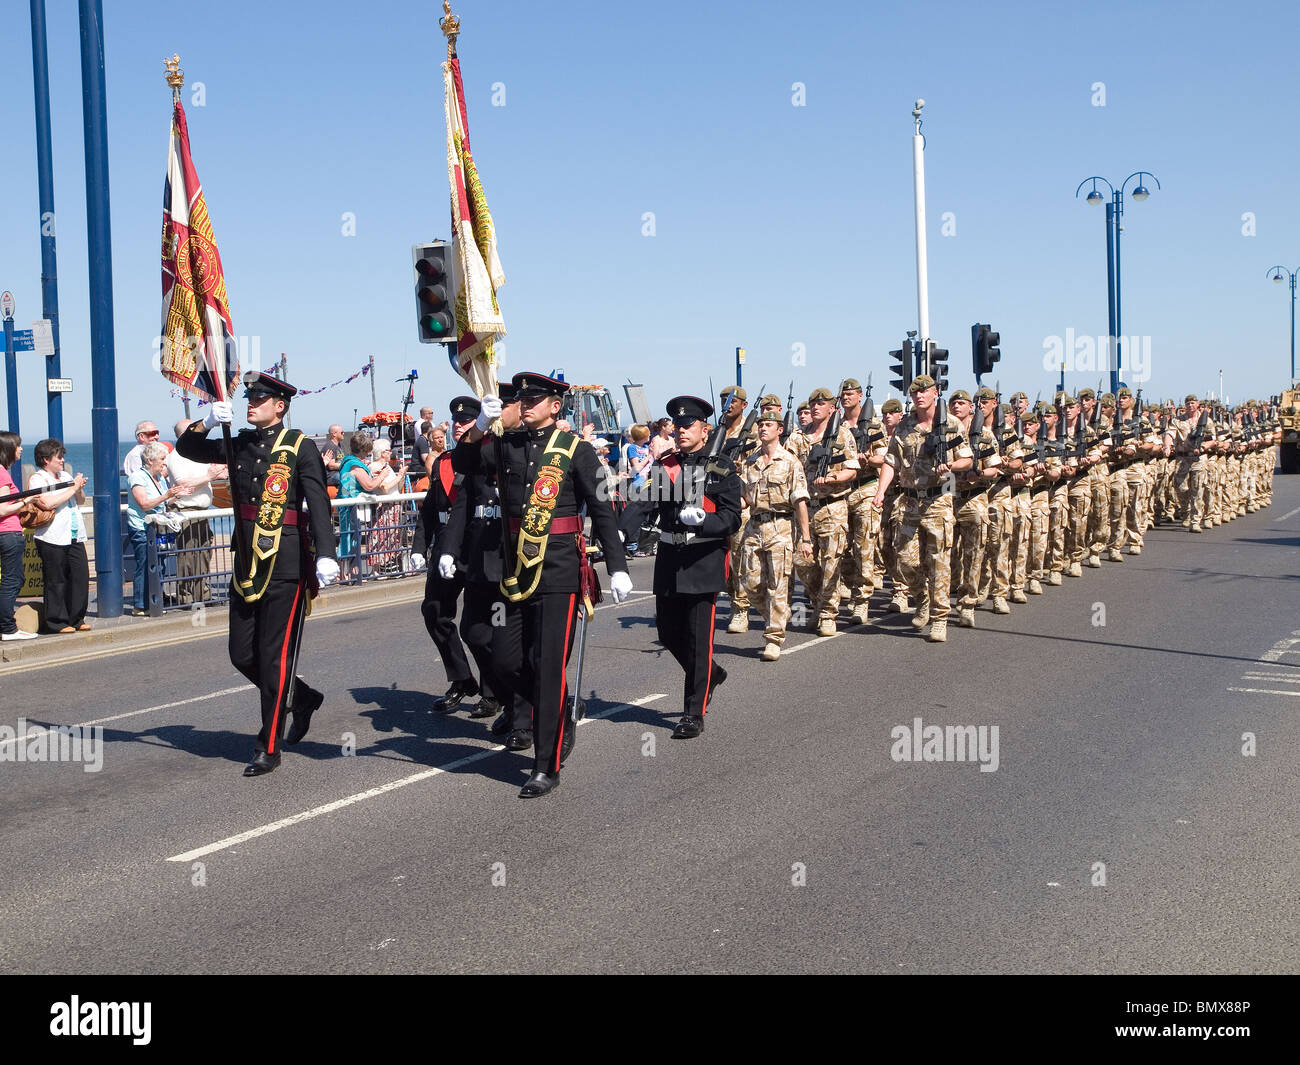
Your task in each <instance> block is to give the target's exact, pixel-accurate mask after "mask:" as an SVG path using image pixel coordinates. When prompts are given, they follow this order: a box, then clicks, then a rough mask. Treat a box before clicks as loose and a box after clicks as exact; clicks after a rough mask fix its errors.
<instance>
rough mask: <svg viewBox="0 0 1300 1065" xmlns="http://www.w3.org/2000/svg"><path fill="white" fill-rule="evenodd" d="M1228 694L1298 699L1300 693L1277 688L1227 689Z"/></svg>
mask: <svg viewBox="0 0 1300 1065" xmlns="http://www.w3.org/2000/svg"><path fill="white" fill-rule="evenodd" d="M1228 691H1230V692H1250V693H1252V694H1254V695H1290V696H1291V697H1292V698H1295V699H1300V692H1289V691H1282V690H1281V689H1278V688H1229V689H1228Z"/></svg>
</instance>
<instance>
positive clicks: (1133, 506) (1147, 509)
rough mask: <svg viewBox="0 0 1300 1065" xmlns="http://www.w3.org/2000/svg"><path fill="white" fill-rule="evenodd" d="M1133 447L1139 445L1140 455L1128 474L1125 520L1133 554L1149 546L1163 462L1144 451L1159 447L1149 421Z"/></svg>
mask: <svg viewBox="0 0 1300 1065" xmlns="http://www.w3.org/2000/svg"><path fill="white" fill-rule="evenodd" d="M1133 443H1134V444H1136V445H1137V448H1138V450H1137V455H1136V457H1135V458H1134V459H1133V461H1132V463H1131V465H1129V467H1128V468H1127V469H1126V470H1125V471H1124V472H1125V474H1126V475H1127V477H1128V513H1127V514H1126V515H1125V519H1124V530H1125V534H1126V537H1127V543H1128V546H1129V548H1130V550H1131V549H1132V548H1134V547H1136V548H1137V549H1138V550H1139V551H1140V550H1142V548H1143V547H1144V546H1146V544H1145V540H1144V539H1143V537H1144V536H1145V535H1146V531H1147V529H1149V528H1150V527H1151V504H1150V498H1151V491H1152V486H1153V484H1154V479H1155V475H1154V467H1155V465H1156V463H1157V462H1158V461H1161V460H1160V459H1157V458H1152V457H1151V455H1150V454H1149V453H1147V452H1146V451H1144V450H1142V449H1143V448H1146V447H1148V446H1150V445H1152V444H1158V443H1159V439H1158V437H1157V434H1156V430H1155V428H1154V427H1153V426H1152V425H1151V423H1150V422H1149V421H1147V420H1146V418H1145V417H1144V418H1143V419H1142V425H1141V427H1140V429H1139V430H1138V435H1137V436H1136V437H1134V439H1133ZM1121 546H1122V543H1121Z"/></svg>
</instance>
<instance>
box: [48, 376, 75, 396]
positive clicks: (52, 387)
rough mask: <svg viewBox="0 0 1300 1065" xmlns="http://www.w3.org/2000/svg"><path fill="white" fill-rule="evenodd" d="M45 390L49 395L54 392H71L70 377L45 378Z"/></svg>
mask: <svg viewBox="0 0 1300 1065" xmlns="http://www.w3.org/2000/svg"><path fill="white" fill-rule="evenodd" d="M45 390H46V391H47V392H49V393H51V394H53V393H55V392H71V391H72V378H71V377H47V378H46V379H45Z"/></svg>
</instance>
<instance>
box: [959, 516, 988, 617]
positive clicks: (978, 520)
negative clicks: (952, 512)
mask: <svg viewBox="0 0 1300 1065" xmlns="http://www.w3.org/2000/svg"><path fill="white" fill-rule="evenodd" d="M988 520H989V496H988V493H987V492H976V493H975V495H974V496H973V497H972V498H970V499H968V500H967V501H966V502H964V503H962V504H961V506H960V507H958V508H957V515H956V519H955V521H956V526H955V528H954V530H953V545H952V560H951V568H952V591H953V594H954V595H955V596H958V597H959V598H958V602H957V605H958V606H959V607H961V608H962V609H963V610H969V609H973V608H974V607H975V606H976V604H977V603H979V601H980V599H979V580H980V570H981V568H982V567H983V565H984V544H985V541H986V540H987V539H988Z"/></svg>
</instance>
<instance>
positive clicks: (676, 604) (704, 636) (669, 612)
mask: <svg viewBox="0 0 1300 1065" xmlns="http://www.w3.org/2000/svg"><path fill="white" fill-rule="evenodd" d="M717 602H718V595H717V593H716V592H712V593H708V594H705V595H658V596H655V625H656V626H657V627H658V629H659V642H660V643H662V644H663V645H664V646H665V647H667V648H668V651H669V653H670V654H671V655H672V656H673V657H674V658H675V659H677V662H678V664H679V665H680V666H681V667H682V669H684V670H685V671H686V690H685V694H684V695H683V697H682V713H683V714H685V715H687V716H689V717H703V716H704V714H705V711H706V710H707V709H708V706H709V696H710V695H711V692H710V691H709V679H710V674H711V673H712V671H713V623H714V619H715V617H716V615H717Z"/></svg>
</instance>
